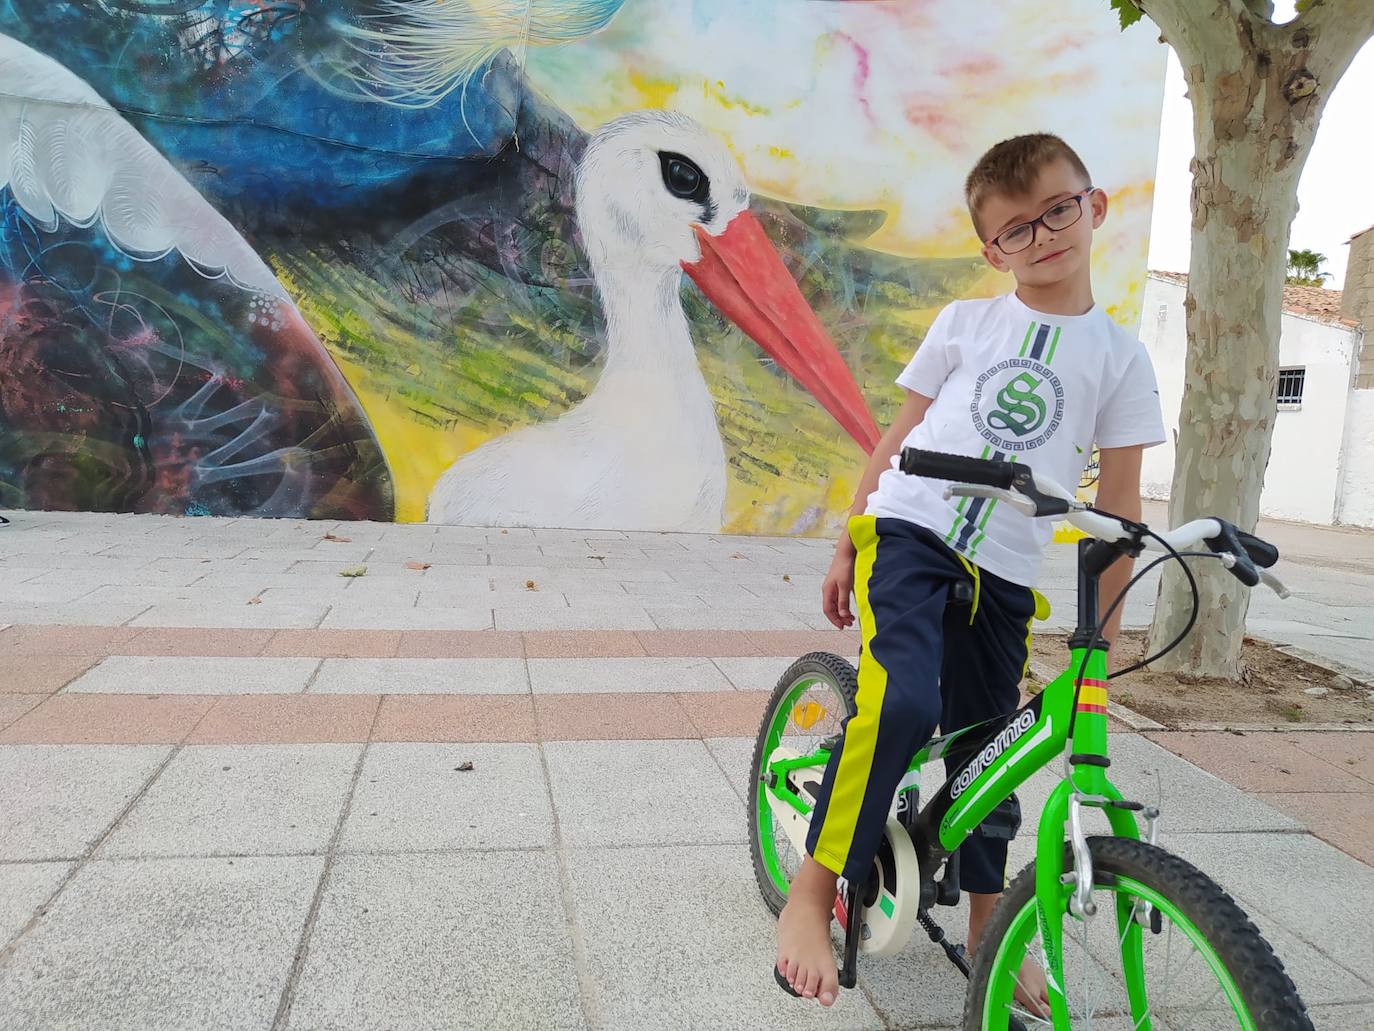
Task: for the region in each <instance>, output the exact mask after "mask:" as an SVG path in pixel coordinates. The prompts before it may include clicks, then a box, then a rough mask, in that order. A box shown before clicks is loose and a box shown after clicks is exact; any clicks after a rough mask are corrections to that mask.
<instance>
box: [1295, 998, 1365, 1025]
mask: <svg viewBox="0 0 1374 1031" xmlns="http://www.w3.org/2000/svg"><path fill="white" fill-rule="evenodd" d="M1307 1015H1308V1016H1309V1017H1311V1018H1312V1026H1313V1027H1314V1028H1316V1029H1317V1031H1349V1029H1350V1028H1358V1027H1374V1002H1368V1001H1367V1002H1359V1003H1354V1004H1353V1005H1349V1006H1315V1007H1313V1008H1312V1009H1310V1010H1308V1013H1307Z"/></svg>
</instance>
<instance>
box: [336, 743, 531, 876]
mask: <svg viewBox="0 0 1374 1031" xmlns="http://www.w3.org/2000/svg"><path fill="white" fill-rule="evenodd" d="M465 762H470V763H472V769H471V770H469V771H466V772H465V771H462V770H459V769H458V767H459V766H461V765H462V764H463V763H465ZM552 841H553V812H552V810H551V809H550V807H549V800H548V791H547V789H546V788H545V786H544V771H543V766H542V764H541V763H540V761H539V748H538V746H537V745H525V744H462V745H447V744H443V745H440V744H410V743H398V744H376V745H373V746H372V747H371V748H370V749H369V750H368V753H367V759H366V761H365V763H364V766H363V771H362V776H361V777H360V778H359V779H358V787H357V790H356V791H355V793H354V796H353V806H352V808H351V809H350V811H349V817H348V822H347V823H346V824H345V825H344V832H343V838H342V840H341V842H340V848H342V849H343V850H345V851H424V850H428V849H459V848H464V849H499V848H536V847H544V846H547V845H549V844H551V843H552ZM454 861H455V862H458V860H454ZM461 862H463V863H466V862H467V860H466V859H463V860H461Z"/></svg>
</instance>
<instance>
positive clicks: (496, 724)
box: [0, 513, 1374, 1031]
mask: <svg viewBox="0 0 1374 1031" xmlns="http://www.w3.org/2000/svg"><path fill="white" fill-rule="evenodd" d="M326 534H332V535H333V536H335V537H347V538H349V540H346V541H343V540H329V539H326ZM1346 537H1348V538H1349V540H1350V541H1352V542H1353V543H1351V544H1349V552H1348V554H1353V555H1356V556H1357V557H1358V556H1359V555H1362V554H1365V553H1364V552H1361V551H1360V549H1361V548H1368V547H1369V545H1368V543H1367V542H1368V541H1369V540H1370V538H1369V536H1368V535H1359V534H1352V535H1346ZM1346 537H1342V538H1341V541H1345V540H1346ZM1323 549H1325V550H1323ZM1308 552H1310V554H1309V555H1308V557H1309V559H1310V561H1306V562H1302V563H1293V564H1291V565H1290V568H1289V569H1288V570H1287V571H1286V576H1287V578H1288V579H1289V581H1290V583H1291V584H1292V586H1293V587H1294V588H1295V591H1297V592H1298V595H1299V596H1298V597H1296V598H1295V599H1293V600H1292V602H1289V603H1287V604H1289V605H1292V604H1293V603H1294V602H1297V603H1299V604H1298V605H1297V607H1296V608H1295V609H1291V610H1285V612H1284V614H1283V615H1282V616H1279V615H1273V616H1270V615H1269V614H1268V610H1266V609H1261V608H1260V605H1259V601H1258V597H1257V606H1256V619H1257V620H1265V619H1272V620H1274V621H1276V622H1275V626H1274V629H1275V631H1276V632H1277V630H1278V629H1285V630H1286V632H1287V633H1289V634H1290V635H1291V636H1293V637H1294V638H1295V639H1297V638H1299V636H1301V646H1303V647H1308V648H1313V647H1314V643H1315V647H1317V648H1321V649H1324V651H1323V654H1326V655H1328V657H1329V658H1331V659H1339V660H1341V661H1346V662H1347V664H1349V659H1350V657H1351V656H1353V657H1354V658H1355V659H1360V658H1361V656H1363V661H1365V662H1366V663H1368V662H1369V651H1368V646H1367V643H1366V644H1363V645H1362V644H1360V643H1359V642H1361V641H1365V642H1367V641H1368V637H1369V635H1370V634H1371V633H1374V620H1372V619H1371V618H1370V615H1371V611H1374V610H1371V608H1370V607H1369V606H1370V605H1374V601H1370V599H1374V591H1371V590H1370V588H1371V587H1374V576H1370V575H1368V574H1366V573H1362V572H1360V571H1359V570H1358V569H1352V568H1348V567H1347V566H1346V564H1345V556H1346V554H1347V551H1346V546H1345V545H1344V544H1341V545H1340V546H1327V545H1323V546H1322V548H1316V547H1311V546H1309V547H1308V551H1307V552H1303V554H1308ZM1328 552H1329V554H1328ZM829 554H830V544H829V543H828V542H823V541H807V540H779V539H761V538H748V539H746V538H730V537H723V536H722V537H705V536H687V535H667V534H615V533H594V534H585V533H575V532H564V531H541V532H537V533H536V532H531V531H516V530H512V531H510V532H509V533H501V532H499V531H488V530H479V529H463V528H454V527H443V528H436V527H430V526H393V525H370V524H337V525H329V524H306V523H286V522H282V523H276V522H255V521H246V520H245V521H229V520H207V519H196V520H178V519H165V518H156V517H127V516H122V517H113V516H109V517H106V516H98V515H94V516H92V515H86V516H72V515H50V514H29V513H19V514H16V515H15V523H14V525H12V526H9V527H0V626H4V625H6V624H9V626H8V628H7V629H4V630H0V785H3V786H2V787H0V1028H4V1029H5V1031H9V1029H11V1028H15V1029H18V1028H26V1029H27V1028H35V1029H38V1028H42V1029H47V1028H52V1027H59V1026H60V1027H71V1028H92V1029H94V1028H100V1029H105V1028H111V1027H120V1028H126V1027H127V1028H159V1029H161V1028H169V1029H178V1031H180V1029H183V1028H220V1027H223V1028H235V1029H240V1028H263V1029H266V1028H288V1027H289V1028H293V1029H294V1028H311V1029H315V1028H348V1029H359V1028H379V1029H380V1028H389V1029H390V1028H397V1029H399V1028H406V1029H409V1028H431V1027H432V1028H439V1027H443V1028H465V1027H471V1028H482V1029H496V1028H500V1029H505V1028H541V1029H542V1028H563V1027H568V1028H634V1029H652V1028H700V1027H702V1026H708V1025H709V1026H712V1027H719V1028H741V1029H744V1028H748V1029H758V1028H805V1027H822V1026H824V1027H834V1028H864V1029H869V1028H873V1029H877V1028H908V1027H910V1028H916V1027H921V1028H925V1027H932V1028H934V1027H939V1028H949V1027H953V1026H955V1025H956V1022H957V1020H958V1018H959V1013H960V1008H961V1005H962V987H963V986H962V984H961V983H959V981H958V980H957V975H955V974H954V972H953V970H952V968H950V967H949V966H948V964H947V963H946V962H945V960H944V959H943V958H942V957H941V956H940V954H939V953H938V952H937V950H935V949H934V948H933V947H931V946H930V945H929V944H926V943H922V942H915V943H913V944H912V945H911V946H909V948H908V952H907V954H906V955H905V956H903V957H899V958H897V959H894V960H887V961H881V962H878V961H875V962H871V963H869V964H868V965H867V966H866V967H865V968H864V969H863V976H862V985H861V987H862V990H861V991H859V992H854V993H846V995H845V997H844V998H843V999H842V1001H841V1004H840V1005H839V1006H838V1007H837V1008H836V1010H835V1011H833V1012H831V1013H829V1014H824V1015H822V1014H821V1013H820V1012H819V1011H818V1009H817V1008H815V1007H807V1006H802V1005H800V1004H797V1003H794V1002H792V1001H791V1000H789V999H787V998H786V997H785V996H783V995H782V993H781V992H779V991H778V989H777V988H776V986H775V985H774V984H773V982H772V978H771V976H770V974H769V964H770V962H771V957H772V952H771V949H772V927H771V920H770V918H769V917H768V916H767V914H766V911H765V910H764V908H763V906H762V903H761V902H760V901H759V899H758V893H757V888H756V887H755V885H754V883H753V875H752V872H751V870H750V866H749V860H748V854H747V845H746V824H745V813H744V805H743V798H744V792H745V788H746V784H745V781H746V780H747V770H748V761H749V754H750V750H751V748H752V737H753V734H754V731H755V729H756V727H757V723H758V720H759V717H760V714H761V708H762V703H763V699H764V698H765V697H766V692H767V691H768V690H769V689H770V688H771V686H772V684H773V683H774V681H775V680H776V679H777V677H778V675H779V673H780V672H781V671H782V670H783V669H784V668H785V667H786V666H787V664H788V663H789V662H790V661H791V659H792V658H794V657H795V656H797V655H798V654H801V653H802V652H804V651H807V650H811V649H815V648H820V649H824V650H828V651H834V652H837V653H839V654H842V655H848V656H852V655H854V654H855V652H856V651H857V638H856V636H855V635H854V634H852V633H839V632H836V631H834V630H832V629H828V628H827V626H826V625H825V624H824V622H823V621H822V620H821V619H820V618H819V616H818V615H817V613H816V611H815V600H816V597H817V595H818V589H819V583H820V579H821V576H822V575H823V571H824V569H825V567H826V565H827V563H828V560H829ZM1071 561H1072V557H1071V554H1070V553H1069V549H1058V550H1057V551H1056V554H1055V555H1054V556H1053V558H1052V560H1051V564H1050V567H1049V569H1048V571H1047V577H1046V582H1047V588H1048V590H1049V592H1050V594H1051V596H1052V599H1053V600H1054V601H1055V602H1056V605H1057V608H1058V610H1059V611H1060V612H1061V613H1062V612H1066V611H1070V609H1071V606H1069V604H1068V600H1069V596H1070V592H1071V569H1072V566H1071ZM1323 562H1327V563H1328V564H1322V563H1323ZM362 567H366V572H365V573H364V574H363V575H354V576H342V575H340V574H341V573H354V574H356V573H358V572H359V570H360V569H361V568H362ZM413 567H418V568H413ZM1365 568H1369V566H1366V567H1365ZM1151 597H1152V592H1145V593H1143V594H1142V596H1141V599H1140V600H1139V601H1138V602H1137V603H1136V604H1134V605H1133V606H1132V608H1131V610H1130V611H1128V614H1127V619H1128V622H1130V623H1143V622H1144V621H1145V620H1147V619H1148V612H1149V601H1150V599H1151ZM1275 611H1277V610H1275ZM1280 619H1282V620H1285V621H1288V622H1291V623H1292V624H1295V625H1300V626H1301V627H1302V628H1303V629H1301V630H1295V629H1293V628H1292V627H1291V626H1285V627H1279V626H1278V625H1277V621H1278V620H1280ZM1333 642H1338V643H1333ZM1342 656H1344V658H1342ZM1119 729H1120V730H1121V732H1120V733H1117V734H1116V735H1115V737H1114V739H1113V743H1112V752H1113V756H1114V759H1115V762H1114V765H1113V775H1114V777H1115V778H1116V779H1117V781H1118V782H1119V783H1120V784H1121V786H1122V787H1123V789H1124V790H1126V791H1127V792H1128V793H1130V794H1133V795H1135V796H1136V797H1139V798H1142V799H1144V800H1147V801H1152V802H1153V801H1162V803H1163V809H1164V813H1165V817H1164V823H1163V827H1164V831H1165V843H1166V844H1167V845H1168V846H1169V847H1171V848H1173V849H1175V850H1177V851H1179V852H1180V853H1181V854H1183V855H1185V856H1187V857H1189V858H1191V859H1193V860H1194V861H1195V862H1197V863H1198V864H1199V865H1201V866H1202V867H1203V868H1204V869H1206V870H1208V871H1209V872H1210V873H1212V874H1213V875H1214V876H1216V877H1217V879H1218V880H1220V881H1221V882H1222V883H1223V884H1224V885H1226V886H1227V888H1228V889H1229V890H1231V891H1232V892H1233V893H1234V894H1235V895H1236V896H1237V898H1238V899H1239V900H1240V902H1241V904H1242V905H1243V906H1244V907H1245V908H1246V910H1247V911H1248V912H1249V913H1250V914H1251V916H1252V917H1253V918H1254V919H1255V920H1256V922H1257V923H1259V924H1260V926H1261V928H1262V929H1263V930H1264V931H1265V933H1266V935H1267V936H1268V938H1269V940H1270V942H1271V943H1272V944H1273V945H1274V946H1275V949H1276V950H1277V951H1278V953H1279V955H1280V956H1281V957H1282V958H1283V960H1284V962H1285V963H1286V964H1287V966H1288V967H1289V969H1290V971H1291V972H1292V973H1293V976H1294V978H1295V980H1297V981H1298V983H1299V986H1300V988H1301V989H1302V991H1303V995H1304V998H1305V999H1306V1000H1307V1001H1308V1003H1309V1005H1310V1006H1311V1007H1312V1012H1313V1016H1314V1022H1315V1023H1316V1025H1317V1026H1318V1027H1321V1028H1330V1029H1337V1028H1340V1029H1347V1028H1354V1027H1368V1026H1374V974H1371V973H1370V971H1371V970H1374V939H1371V937H1370V935H1369V932H1368V928H1367V920H1366V919H1365V916H1364V914H1367V913H1370V912H1374V869H1371V867H1370V866H1368V865H1365V863H1362V862H1360V861H1359V859H1358V858H1356V857H1361V858H1363V859H1364V860H1365V861H1366V862H1374V849H1371V848H1370V844H1371V843H1370V840H1369V833H1368V828H1369V827H1370V826H1371V823H1372V822H1374V821H1371V819H1370V815H1371V814H1370V809H1369V801H1370V798H1371V797H1372V796H1371V789H1372V788H1374V733H1365V734H1358V733H1346V734H1318V733H1301V732H1285V733H1283V734H1274V735H1247V736H1244V737H1241V736H1236V735H1231V734H1217V735H1206V734H1196V735H1189V734H1179V733H1161V734H1152V735H1149V737H1148V738H1147V737H1145V736H1140V735H1136V734H1133V733H1129V732H1127V731H1126V729H1125V728H1119ZM468 763H471V765H472V768H471V769H470V770H469V769H466V768H465V766H466V764H468ZM1208 771H1210V772H1208ZM1052 783H1053V778H1052V777H1051V776H1049V775H1048V774H1046V775H1043V776H1041V777H1038V778H1036V779H1035V780H1034V781H1033V782H1032V783H1031V784H1030V785H1028V786H1027V788H1026V789H1025V790H1024V791H1023V803H1024V804H1025V806H1026V809H1027V812H1029V813H1033V812H1035V811H1036V810H1037V808H1038V805H1039V802H1040V800H1041V799H1042V798H1043V797H1044V794H1045V793H1046V792H1047V791H1048V790H1049V788H1050V786H1052ZM1319 795H1320V796H1322V797H1320V798H1318V797H1317V796H1319ZM1335 795H1340V796H1341V797H1340V798H1328V797H1326V796H1335ZM1362 828H1363V830H1362ZM1028 829H1029V828H1028ZM1310 831H1315V832H1316V834H1315V835H1314V834H1313V833H1310ZM1362 834H1363V835H1364V836H1363V837H1362V836H1361V835H1362ZM1322 839H1325V840H1322ZM1031 845H1032V838H1031V836H1030V835H1028V834H1027V835H1023V837H1022V838H1021V839H1019V840H1018V841H1017V842H1015V843H1014V865H1017V866H1019V865H1020V864H1021V863H1023V862H1025V861H1026V860H1027V859H1028V858H1029V855H1030V848H1031ZM942 915H944V916H948V919H947V920H945V921H944V922H945V924H946V926H947V927H949V928H951V929H952V930H953V929H957V928H959V926H960V924H961V922H962V916H961V915H960V914H957V913H956V914H942ZM960 936H961V935H959V934H956V937H960Z"/></svg>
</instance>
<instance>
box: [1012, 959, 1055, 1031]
mask: <svg viewBox="0 0 1374 1031" xmlns="http://www.w3.org/2000/svg"><path fill="white" fill-rule="evenodd" d="M1012 998H1013V999H1015V1000H1016V1004H1017V1005H1018V1006H1020V1007H1021V1008H1023V1009H1024V1010H1025V1011H1026V1012H1027V1013H1029V1014H1030V1015H1031V1016H1033V1017H1044V1018H1046V1019H1048V1018H1049V1015H1050V993H1049V986H1048V985H1046V983H1045V971H1044V970H1042V969H1041V967H1040V964H1039V963H1037V962H1035V960H1033V959H1031V958H1030V957H1029V956H1027V957H1026V958H1025V960H1023V961H1022V963H1021V972H1020V973H1019V974H1017V975H1016V991H1015V992H1013V993H1012Z"/></svg>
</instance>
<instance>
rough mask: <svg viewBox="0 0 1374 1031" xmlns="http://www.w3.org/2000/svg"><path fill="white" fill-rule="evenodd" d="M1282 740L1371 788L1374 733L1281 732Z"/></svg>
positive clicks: (1372, 782)
mask: <svg viewBox="0 0 1374 1031" xmlns="http://www.w3.org/2000/svg"><path fill="white" fill-rule="evenodd" d="M1283 739H1284V740H1285V741H1287V742H1288V743H1289V744H1292V745H1296V746H1297V747H1298V748H1301V749H1302V750H1303V751H1304V752H1307V753H1308V754H1310V755H1315V756H1316V757H1317V758H1318V759H1325V760H1326V761H1327V762H1329V763H1330V764H1331V765H1332V766H1334V767H1336V769H1338V770H1342V771H1344V772H1345V773H1349V774H1352V775H1353V776H1356V777H1359V778H1360V779H1361V780H1365V781H1368V782H1369V783H1370V784H1371V788H1369V789H1367V790H1374V734H1345V733H1334V734H1285V735H1284V737H1283Z"/></svg>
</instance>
